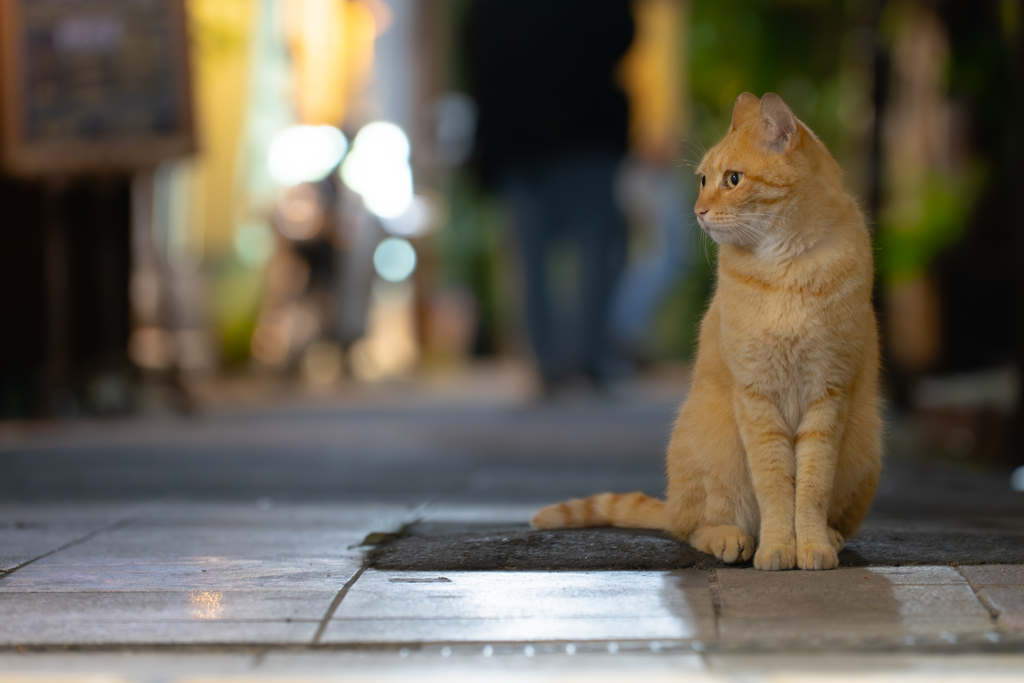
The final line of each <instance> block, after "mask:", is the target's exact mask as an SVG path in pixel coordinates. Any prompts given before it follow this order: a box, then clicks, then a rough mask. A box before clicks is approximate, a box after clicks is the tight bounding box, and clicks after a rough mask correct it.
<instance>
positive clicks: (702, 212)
mask: <svg viewBox="0 0 1024 683" xmlns="http://www.w3.org/2000/svg"><path fill="white" fill-rule="evenodd" d="M709 210H710V209H705V208H702V207H699V206H698V207H697V215H698V216H700V217H701V218H704V216H707V215H708V211H709Z"/></svg>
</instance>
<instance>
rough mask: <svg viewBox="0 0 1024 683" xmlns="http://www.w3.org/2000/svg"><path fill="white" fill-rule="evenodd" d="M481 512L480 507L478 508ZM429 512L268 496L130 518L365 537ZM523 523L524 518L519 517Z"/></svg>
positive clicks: (167, 506)
mask: <svg viewBox="0 0 1024 683" xmlns="http://www.w3.org/2000/svg"><path fill="white" fill-rule="evenodd" d="M483 509H486V508H483ZM460 510H463V511H466V510H468V511H469V512H470V513H472V511H473V510H476V511H478V512H479V511H481V507H480V506H463V507H461V508H460ZM426 511H429V508H424V507H423V506H420V505H412V504H409V505H387V504H376V503H372V502H367V503H362V504H345V503H315V504H303V503H294V502H288V501H278V500H275V499H273V498H269V497H261V498H253V499H252V500H250V501H245V502H237V501H219V502H209V501H191V500H189V501H185V500H182V501H170V502H162V503H160V504H157V505H153V506H150V507H147V508H146V509H144V510H142V511H140V512H139V513H138V514H135V515H133V516H132V523H133V525H134V526H146V527H150V526H155V527H165V526H183V527H190V526H197V525H198V526H217V527H225V528H228V527H255V528H264V529H272V528H285V529H292V530H295V529H317V528H328V529H335V530H349V531H353V532H366V531H367V530H381V529H382V528H383V527H395V526H401V525H402V524H405V523H407V522H409V521H413V520H414V519H418V518H419V517H421V516H422V515H423V514H425V512H426ZM523 519H528V516H527V517H523Z"/></svg>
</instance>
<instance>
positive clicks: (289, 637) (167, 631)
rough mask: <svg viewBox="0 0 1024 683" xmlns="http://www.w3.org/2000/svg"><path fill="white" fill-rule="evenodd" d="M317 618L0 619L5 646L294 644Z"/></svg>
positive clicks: (309, 633) (306, 638) (306, 639)
mask: <svg viewBox="0 0 1024 683" xmlns="http://www.w3.org/2000/svg"><path fill="white" fill-rule="evenodd" d="M316 629H317V623H316V622H311V621H310V622H306V621H293V622H285V621H235V622H225V621H204V622H188V621H186V622H171V621H131V622H125V621H122V622H107V621H104V622H99V623H97V622H90V621H69V622H64V623H57V622H38V623H33V624H31V627H27V625H26V624H21V623H17V622H9V621H5V622H0V643H4V644H7V645H11V646H14V645H66V646H75V645H103V646H118V645H216V644H223V645H249V644H251V645H258V644H267V645H298V644H307V643H310V642H312V640H313V635H314V634H315V633H316Z"/></svg>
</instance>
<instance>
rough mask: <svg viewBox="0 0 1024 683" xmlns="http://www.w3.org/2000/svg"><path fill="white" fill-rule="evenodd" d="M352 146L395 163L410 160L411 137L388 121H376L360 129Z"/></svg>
mask: <svg viewBox="0 0 1024 683" xmlns="http://www.w3.org/2000/svg"><path fill="white" fill-rule="evenodd" d="M352 146H353V148H364V149H365V150H366V151H367V152H372V153H373V154H374V155H376V156H380V157H386V158H388V159H393V160H395V161H408V160H409V150H410V146H409V137H408V136H407V135H406V134H405V131H404V130H402V129H401V128H399V127H398V126H396V125H395V124H393V123H389V122H387V121H374V122H373V123H368V124H366V125H365V126H363V127H362V128H360V129H359V132H358V133H356V139H355V140H354V141H353V143H352Z"/></svg>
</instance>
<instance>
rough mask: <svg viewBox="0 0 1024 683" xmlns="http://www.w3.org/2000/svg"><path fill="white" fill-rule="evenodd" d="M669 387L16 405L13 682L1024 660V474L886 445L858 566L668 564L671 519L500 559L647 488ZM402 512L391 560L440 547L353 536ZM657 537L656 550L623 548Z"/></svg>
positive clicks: (0, 492)
mask: <svg viewBox="0 0 1024 683" xmlns="http://www.w3.org/2000/svg"><path fill="white" fill-rule="evenodd" d="M641 398H642V397H641ZM673 404H674V400H666V399H664V398H656V399H649V400H632V399H631V400H628V401H618V402H616V401H603V402H593V401H592V402H577V403H571V404H565V405H556V406H553V407H547V408H544V409H539V408H536V407H531V406H524V405H522V404H518V403H514V402H513V403H501V402H500V401H499V402H471V403H470V404H465V403H463V404H461V405H442V406H438V405H433V404H426V405H409V404H400V405H386V406H378V407H374V408H370V407H367V406H340V407H339V406H331V405H327V406H324V405H314V406H300V407H295V408H281V407H278V408H274V409H269V408H256V409H250V410H244V411H235V412H231V411H222V412H219V413H217V412H211V413H208V414H205V415H204V416H202V417H200V418H197V419H193V420H137V421H124V422H109V423H103V422H80V423H63V424H56V425H13V426H12V425H7V426H3V429H0V683H3V682H4V681H8V680H11V681H13V680H18V681H21V680H36V679H37V678H38V677H39V676H44V675H45V676H49V677H51V679H52V677H53V676H57V677H58V678H61V679H66V680H81V681H85V680H90V681H93V683H98V682H99V681H107V680H109V681H161V682H162V681H168V682H171V681H174V682H179V681H189V682H191V683H195V682H197V681H211V680H234V681H238V682H239V683H241V681H244V680H249V679H261V680H269V679H278V680H280V679H282V678H295V677H299V678H309V679H311V680H313V679H319V678H326V677H332V678H335V677H337V675H338V674H339V673H341V674H344V678H345V680H407V679H408V678H410V677H416V678H422V677H426V678H431V677H433V678H436V679H444V680H459V679H460V677H461V678H465V679H470V678H472V679H473V680H479V678H480V677H481V676H482V675H484V674H486V676H487V677H488V679H491V678H494V679H495V680H502V679H503V678H509V679H511V678H512V677H515V679H516V680H522V679H523V678H528V679H530V680H553V681H554V680H559V681H561V680H584V679H585V680H587V681H602V680H609V681H610V680H616V681H621V678H622V676H623V675H624V674H625V675H629V674H633V675H638V674H640V673H642V674H643V675H644V676H645V681H659V680H720V681H724V680H728V681H734V680H735V681H762V680H765V681H768V680H771V681H784V680H786V681H788V680H822V678H823V676H825V674H828V675H833V674H836V673H841V674H844V675H847V679H846V680H862V679H863V680H866V679H867V677H873V678H872V680H877V678H874V677H875V676H876V675H877V674H878V673H879V672H885V673H887V675H890V676H892V677H894V680H904V679H907V680H925V679H926V680H932V679H935V680H950V681H952V680H976V679H977V678H978V677H979V676H981V675H982V673H983V674H984V676H985V677H987V678H991V679H992V680H1003V679H1005V680H1010V679H1011V678H1020V677H1021V676H1022V675H1024V564H1022V563H1024V559H1022V558H1024V497H1022V496H1020V494H1015V493H1013V492H1012V491H1010V490H1009V489H1008V487H1007V485H1006V482H1005V481H1004V480H1002V479H1001V478H999V477H994V476H987V475H982V474H977V473H970V472H969V471H967V470H964V469H958V468H955V467H951V466H938V465H935V464H934V463H928V462H924V461H919V460H915V459H914V458H912V457H909V456H906V455H903V454H901V452H900V450H901V449H902V447H901V446H899V445H898V444H897V446H895V447H894V448H893V449H891V450H897V451H898V452H897V454H896V455H895V456H894V457H892V458H891V459H890V461H889V463H888V465H887V469H886V473H885V475H884V477H883V482H882V485H881V486H880V489H879V496H878V500H877V502H876V506H875V509H874V512H873V513H872V516H871V517H870V518H869V521H868V525H867V527H866V531H865V533H864V534H863V535H862V537H861V539H860V540H857V539H855V540H854V543H851V547H852V548H859V551H858V552H859V554H854V555H853V556H852V557H853V561H851V562H850V564H859V565H861V566H847V567H842V568H840V569H837V570H835V571H831V572H820V573H814V572H800V571H793V572H783V573H762V572H755V571H754V570H752V569H750V568H749V567H723V566H721V565H719V564H717V563H715V562H713V561H712V562H703V563H696V564H695V563H693V562H688V563H675V564H673V562H674V561H675V560H674V559H673V558H675V557H677V556H676V555H674V554H673V552H674V551H673V550H672V548H669V552H668V553H667V554H666V553H664V552H662V551H663V550H664V549H665V547H666V546H673V545H674V544H672V543H669V542H667V541H664V540H663V539H660V538H658V537H657V536H656V535H655V536H652V535H651V534H650V533H648V532H635V533H634V532H630V531H618V532H593V531H578V532H561V533H564V534H576V536H573V537H572V538H570V537H569V536H562V537H549V538H547V540H546V541H545V543H547V546H545V548H546V550H545V552H547V553H548V555H546V556H545V557H547V558H548V559H546V560H545V562H549V563H551V564H552V566H555V567H556V568H559V569H563V570H564V571H547V570H535V571H524V570H523V567H518V566H517V565H515V564H512V563H511V560H508V561H503V559H505V558H512V557H514V555H513V554H512V553H511V552H508V553H506V551H505V550H504V548H505V547H506V546H505V545H503V543H506V542H507V543H508V546H507V547H509V548H511V547H512V546H514V545H516V544H517V543H519V542H520V541H522V540H523V539H524V538H526V539H529V538H533V539H536V538H539V537H537V536H530V535H529V533H528V532H526V530H525V524H526V520H527V519H528V518H529V515H530V513H531V512H532V511H533V510H535V509H536V507H537V506H538V505H540V504H543V503H547V502H551V501H554V500H559V499H561V498H563V497H566V496H573V495H582V494H587V493H593V492H596V491H601V490H608V489H612V490H629V489H640V490H645V491H647V492H649V493H652V494H658V493H660V487H661V486H662V480H661V466H662V465H661V458H662V449H663V447H664V440H665V438H666V435H667V429H668V425H669V423H670V420H671V417H672V413H673V410H674V408H673ZM397 532H408V533H412V534H413V537H412V538H408V539H405V540H401V539H399V540H397V541H395V542H394V543H393V544H392V545H391V546H389V547H390V548H391V549H392V550H391V555H390V557H391V561H392V564H391V565H387V566H393V567H394V566H400V565H401V562H397V564H396V563H395V558H396V556H397V558H398V560H401V559H402V558H401V554H402V552H403V551H402V548H404V547H409V546H408V545H404V546H403V545H402V544H403V543H406V544H408V543H410V542H414V541H415V542H418V543H420V545H421V546H423V545H426V546H430V547H431V548H432V550H431V552H430V553H425V554H424V555H422V557H420V559H418V560H417V561H416V562H415V563H412V564H411V565H409V566H407V567H405V568H403V569H400V570H398V569H392V570H385V569H382V568H380V567H384V566H386V565H385V564H384V563H381V564H380V565H378V566H371V564H370V562H369V561H368V559H367V552H366V551H368V550H370V548H369V547H368V546H361V545H360V544H362V543H363V542H364V540H365V539H367V537H368V536H371V535H373V540H375V541H381V540H387V539H389V538H394V537H395V536H394V535H395V534H396V533H397ZM388 534H391V536H389V535H388ZM587 534H589V535H587ZM460 539H462V540H460ZM466 539H469V540H468V541H467V540H466ZM570 540H572V541H573V542H572V543H570V542H569V541H570ZM858 543H859V544H860V545H857V544H858ZM431 544H433V545H431ZM472 544H476V546H477V547H482V546H486V547H485V548H484V550H485V551H486V552H483V553H479V554H477V555H476V556H474V557H475V559H474V560H473V561H474V562H475V563H476V564H473V565H472V566H473V568H474V570H472V571H469V570H466V569H465V568H464V567H463V566H462V564H460V563H462V562H463V560H461V559H459V558H462V557H464V555H462V554H460V553H464V551H465V549H466V547H468V546H469V545H472ZM488 544H489V545H488ZM658 544H660V545H658ZM653 546H657V547H659V548H661V550H659V551H658V552H662V554H661V555H659V556H658V557H660V558H661V559H659V560H658V562H654V563H652V564H650V565H649V566H648V568H646V569H641V570H636V569H625V568H628V567H635V566H636V565H632V564H629V563H630V562H631V561H632V560H631V559H630V558H629V557H626V559H625V560H624V559H623V556H624V555H630V553H631V552H632V551H629V552H626V549H627V548H634V547H653ZM691 554H692V553H691ZM465 557H467V558H468V557H469V555H465ZM480 558H484V559H483V560H481V559H480ZM552 558H554V559H553V560H552ZM588 558H589V559H588ZM595 558H597V559H595ZM602 558H603V559H602ZM666 558H667V559H666ZM708 559H711V558H708ZM583 560H586V561H587V562H589V564H587V562H583ZM574 562H575V564H573V563H574ZM432 563H433V564H432ZM413 565H414V566H413ZM900 565H903V566H900ZM907 565H911V566H907ZM538 566H540V565H538ZM543 566H544V567H548V565H546V564H545V565H543ZM580 566H587V567H589V568H594V567H605V568H607V567H612V568H616V570H615V571H580V570H578V569H579V567H580ZM801 676H803V678H801ZM958 676H959V677H960V678H959V679H958V678H957V677H958ZM26 677H27V678H26ZM702 677H703V678H702ZM1000 677H1002V678H1000Z"/></svg>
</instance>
